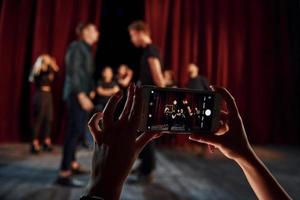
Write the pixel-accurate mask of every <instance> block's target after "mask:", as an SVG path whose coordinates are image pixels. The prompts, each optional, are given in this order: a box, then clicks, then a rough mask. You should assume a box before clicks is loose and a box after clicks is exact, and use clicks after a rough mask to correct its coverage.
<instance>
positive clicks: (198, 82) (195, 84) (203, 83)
mask: <svg viewBox="0 0 300 200" xmlns="http://www.w3.org/2000/svg"><path fill="white" fill-rule="evenodd" d="M187 88H189V89H196V90H209V84H208V81H207V79H206V78H204V77H203V76H200V75H198V76H197V77H195V78H191V79H190V80H189V82H188V84H187Z"/></svg>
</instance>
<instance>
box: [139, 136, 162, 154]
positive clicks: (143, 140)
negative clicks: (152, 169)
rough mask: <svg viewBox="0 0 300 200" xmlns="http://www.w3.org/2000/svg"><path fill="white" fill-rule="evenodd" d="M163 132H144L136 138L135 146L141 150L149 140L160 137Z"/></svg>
mask: <svg viewBox="0 0 300 200" xmlns="http://www.w3.org/2000/svg"><path fill="white" fill-rule="evenodd" d="M162 135H163V133H153V132H144V133H142V134H141V135H140V136H139V137H138V138H137V139H136V145H137V146H136V147H137V150H138V151H141V150H142V149H143V148H144V147H145V146H146V145H147V144H148V143H149V142H150V141H151V140H154V139H157V138H159V137H161V136H162Z"/></svg>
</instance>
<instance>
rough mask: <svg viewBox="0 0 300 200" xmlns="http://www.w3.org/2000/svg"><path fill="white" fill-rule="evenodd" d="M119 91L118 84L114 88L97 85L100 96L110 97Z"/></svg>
mask: <svg viewBox="0 0 300 200" xmlns="http://www.w3.org/2000/svg"><path fill="white" fill-rule="evenodd" d="M118 91H119V87H118V86H114V87H113V88H103V87H101V86H98V87H97V93H98V94H99V95H100V96H105V97H110V96H112V95H114V94H115V93H117V92H118Z"/></svg>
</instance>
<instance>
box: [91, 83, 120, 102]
mask: <svg viewBox="0 0 300 200" xmlns="http://www.w3.org/2000/svg"><path fill="white" fill-rule="evenodd" d="M117 85H118V84H117V83H116V82H115V81H111V82H104V81H103V80H99V81H98V82H97V87H102V88H103V89H112V88H114V87H115V86H117ZM109 98H110V97H106V96H101V95H99V94H98V93H97V92H96V97H95V103H96V104H101V103H106V102H107V101H108V100H109Z"/></svg>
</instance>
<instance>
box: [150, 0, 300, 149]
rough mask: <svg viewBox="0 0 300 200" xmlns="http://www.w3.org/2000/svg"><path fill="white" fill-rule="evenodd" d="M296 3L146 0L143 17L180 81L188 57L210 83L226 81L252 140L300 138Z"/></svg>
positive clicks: (278, 0)
mask: <svg viewBox="0 0 300 200" xmlns="http://www.w3.org/2000/svg"><path fill="white" fill-rule="evenodd" d="M298 3H299V2H298ZM296 4H297V1H294V0H292V1H284V0H275V1H271V0H252V1H243V0H172V1H171V0H146V1H145V18H146V21H147V22H148V23H149V24H150V28H151V31H152V37H153V40H154V43H156V44H158V46H159V48H160V50H161V52H162V55H163V58H164V65H165V67H166V68H170V69H172V70H173V71H174V73H175V75H176V78H177V79H178V82H179V84H180V86H184V85H185V84H186V82H187V79H188V76H187V71H186V70H187V68H186V67H187V65H188V63H191V62H194V63H196V64H197V65H199V67H200V73H201V74H202V75H204V76H206V77H207V78H208V79H209V81H210V82H211V83H212V84H216V85H220V86H225V87H227V88H229V90H230V91H231V92H232V93H233V95H234V96H235V97H236V100H237V103H238V106H239V108H240V112H241V115H242V117H243V119H244V122H245V126H246V129H247V131H248V135H249V137H250V139H251V141H253V142H256V143H267V142H276V143H299V134H298V133H299V125H298V124H299V115H298V114H299V106H298V102H299V92H298V91H299V88H298V86H297V83H299V81H298V79H299V74H297V73H293V72H296V71H297V69H298V68H299V61H297V60H296V59H294V58H295V57H292V56H291V55H292V54H294V53H295V49H291V48H290V45H291V44H293V43H294V38H291V37H290V35H291V32H290V31H289V28H290V27H291V26H295V24H294V25H292V24H291V19H293V20H296V18H295V19H294V18H291V15H292V14H291V13H290V12H291V9H293V13H298V12H299V10H297V9H295V6H296ZM298 6H299V5H298ZM296 7H297V6H296ZM298 8H299V7H298ZM293 16H294V17H295V14H294V15H293ZM297 21H298V20H297ZM298 30H299V29H298ZM298 30H297V31H298ZM293 33H295V30H294V32H293ZM297 33H299V32H297ZM293 46H295V44H294V45H293ZM297 72H298V71H297Z"/></svg>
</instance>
